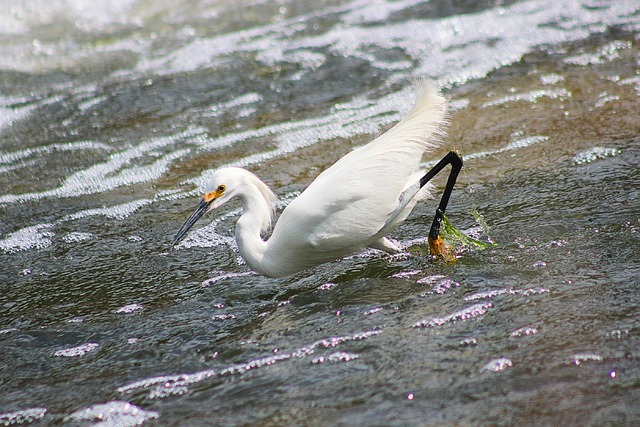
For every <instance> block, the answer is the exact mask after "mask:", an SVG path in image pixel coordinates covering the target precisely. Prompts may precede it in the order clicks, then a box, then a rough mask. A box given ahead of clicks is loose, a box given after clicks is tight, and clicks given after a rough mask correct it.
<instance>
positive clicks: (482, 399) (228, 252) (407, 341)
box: [0, 0, 640, 425]
mask: <svg viewBox="0 0 640 427" xmlns="http://www.w3.org/2000/svg"><path fill="white" fill-rule="evenodd" d="M253 3H255V2H232V3H229V4H227V3H220V2H203V1H179V2H175V1H172V2H165V1H160V2H154V3H153V4H149V3H148V2H138V1H135V0H133V1H129V0H127V1H124V0H123V1H110V2H102V1H98V2H95V1H94V2H85V1H74V2H62V3H56V2H44V1H36V2H28V3H27V2H16V3H12V4H11V5H10V6H8V9H7V11H5V13H3V14H2V16H0V34H2V37H0V52H1V53H2V55H0V188H2V190H0V211H1V212H2V215H0V254H1V255H0V256H1V257H2V260H3V268H2V269H1V270H0V278H1V279H2V280H1V281H0V282H1V285H0V287H1V289H2V291H1V292H0V346H1V348H2V350H3V351H2V352H0V384H2V390H3V393H2V396H0V424H3V425H10V424H29V423H34V424H37V423H38V422H45V423H48V424H65V425H66V424H71V425H87V424H90V423H100V422H104V423H111V424H117V425H139V424H141V423H147V424H153V423H158V424H161V425H183V424H191V425H210V424H221V425H254V424H259V423H262V424H265V425H272V424H278V425H282V424H284V425H289V424H303V425H316V424H318V425H327V424H329V425H333V424H336V425H341V424H347V423H353V424H356V425H457V424H480V423H486V424H500V425H520V424H524V425H527V424H567V423H569V424H581V425H588V424H592V425H607V424H612V425H632V424H633V422H634V420H636V419H638V418H640V412H639V408H638V405H637V404H636V402H637V400H638V398H639V393H640V391H639V388H638V378H640V370H639V369H638V366H640V365H639V364H638V360H637V359H638V354H637V349H638V348H640V342H638V338H637V337H638V333H637V332H638V330H639V328H640V323H639V322H638V320H637V316H636V315H635V313H636V311H637V310H636V307H637V306H638V305H639V304H640V296H639V295H640V294H639V293H638V291H637V289H636V288H637V286H636V283H637V277H638V275H639V273H640V271H639V268H638V262H637V260H638V259H640V242H639V240H638V229H639V228H640V217H639V216H638V212H640V203H639V201H638V200H639V197H640V193H639V191H638V189H639V188H640V185H639V184H640V173H639V170H640V168H638V164H639V163H640V144H639V140H638V131H639V130H640V121H639V119H638V116H637V105H638V97H639V95H640V77H639V76H638V66H637V64H638V57H639V55H640V53H639V50H638V42H639V39H638V36H637V34H638V32H639V31H638V30H639V29H640V8H639V6H638V5H636V4H634V3H633V2H620V1H610V2H609V1H603V2H592V1H587V0H584V1H574V2H569V3H567V2H557V1H555V2H554V1H546V0H529V1H526V0H522V1H505V2H499V1H491V2H488V1H487V2H472V1H462V2H454V1H448V0H439V1H429V2H422V1H415V0H408V1H393V2H392V1H375V2H371V1H357V0H354V1H347V2H337V1H336V2H334V1H320V2H258V4H253ZM423 75H426V76H428V77H430V78H431V79H433V80H434V81H435V82H436V84H439V85H440V87H441V88H442V90H443V92H444V93H445V95H447V97H449V98H450V100H451V102H450V126H449V129H448V132H449V136H448V139H447V140H446V141H445V147H443V149H442V152H439V153H436V155H435V156H434V158H425V159H424V162H425V163H424V166H425V168H427V167H429V165H432V164H433V162H434V161H437V160H438V158H439V157H440V156H441V155H443V154H444V153H445V152H446V150H447V149H450V148H456V149H457V150H459V151H460V152H461V153H462V155H463V157H464V159H465V169H464V171H463V173H462V175H461V178H460V183H459V185H458V187H457V190H456V192H455V193H454V198H453V200H452V205H451V207H450V208H449V216H450V219H451V221H452V222H453V223H454V224H455V225H456V226H457V227H458V228H460V229H461V230H467V231H468V232H470V233H474V232H475V230H477V224H476V220H475V219H474V217H473V215H471V213H472V212H474V213H478V214H480V215H481V217H482V218H483V219H484V221H486V223H487V224H488V226H489V227H490V231H491V236H492V238H493V239H494V240H495V241H496V242H498V245H497V246H495V247H491V248H488V249H485V250H470V251H467V252H465V253H464V254H463V256H462V257H461V258H460V259H459V260H458V262H457V263H456V264H453V265H450V264H446V263H442V262H439V261H434V260H432V259H429V258H427V257H423V256H421V255H420V253H421V249H420V248H424V246H425V241H424V236H425V234H426V233H427V230H428V226H429V225H430V221H431V219H432V215H433V209H434V206H432V205H431V204H425V205H421V206H418V207H417V208H416V210H415V212H414V213H413V214H412V215H411V217H410V218H409V219H408V221H407V223H406V224H405V225H404V226H403V227H401V228H400V229H399V230H398V231H397V232H396V233H395V234H394V235H393V236H392V237H393V238H394V239H395V240H396V241H398V242H399V243H400V244H401V245H404V246H405V247H407V248H408V249H409V251H410V253H407V254H402V255H400V256H385V255H382V254H380V253H379V252H376V251H373V250H372V251H367V252H364V253H363V254H357V255H354V256H351V257H348V258H346V259H344V260H341V261H338V262H334V263H330V264H327V265H325V266H321V267H319V268H316V269H314V270H311V271H307V272H303V273H300V274H297V275H294V276H292V277H289V278H285V279H279V280H273V279H265V278H264V277H261V276H258V275H256V274H253V273H252V272H250V271H249V270H248V268H247V267H246V265H245V264H244V262H243V261H242V259H241V258H240V257H239V254H238V252H237V248H236V246H235V243H234V223H235V221H236V219H237V218H238V216H239V214H240V210H239V208H238V206H230V207H229V208H228V209H225V210H223V211H221V212H219V213H218V215H217V216H216V217H215V218H213V217H211V219H212V221H211V223H210V224H203V226H202V227H200V228H198V229H196V230H194V231H193V232H192V233H191V234H190V235H189V236H188V237H187V239H185V240H184V241H183V243H182V244H181V245H180V246H179V247H177V248H175V249H173V250H170V248H169V243H170V241H171V237H172V236H173V235H174V234H175V232H176V230H177V228H178V227H179V226H180V224H181V222H182V220H183V219H184V217H185V215H186V214H187V213H188V212H189V211H190V210H191V207H192V205H193V203H194V201H195V200H197V197H198V195H199V193H200V189H199V187H200V186H201V185H202V184H203V182H204V181H206V179H207V178H208V177H209V176H210V174H211V172H212V170H214V169H216V168H217V167H220V166H223V165H237V166H244V167H248V168H250V169H251V170H253V171H254V172H256V173H257V174H258V175H260V176H261V177H262V178H263V179H264V180H265V182H267V183H268V184H269V185H270V186H272V188H274V190H275V191H276V193H277V194H278V196H279V198H280V204H279V208H280V209H281V208H282V207H284V206H285V205H286V204H287V203H288V202H289V201H290V200H292V199H293V198H294V197H296V196H297V195H298V194H299V193H300V191H301V190H302V189H304V187H305V186H306V185H307V184H308V183H309V182H310V181H311V180H312V179H313V177H315V176H316V175H317V174H318V173H319V172H320V171H321V170H323V169H324V168H326V167H328V166H329V165H330V164H331V163H333V162H334V161H335V160H336V159H338V158H339V157H340V156H342V155H344V154H346V153H347V152H349V151H350V150H352V149H353V148H354V147H357V146H359V145H361V144H364V143H366V142H367V141H369V140H370V139H372V137H373V136H374V135H375V134H377V133H380V132H382V131H384V130H385V129H387V128H389V127H390V126H392V125H393V124H394V123H395V122H397V121H398V120H399V119H400V118H401V117H402V115H403V114H404V113H406V112H407V110H408V109H409V108H410V106H411V103H412V101H413V93H412V89H411V85H410V83H409V81H410V78H411V77H414V76H423ZM442 183H443V182H442V179H441V180H440V181H438V182H437V183H436V184H437V185H442Z"/></svg>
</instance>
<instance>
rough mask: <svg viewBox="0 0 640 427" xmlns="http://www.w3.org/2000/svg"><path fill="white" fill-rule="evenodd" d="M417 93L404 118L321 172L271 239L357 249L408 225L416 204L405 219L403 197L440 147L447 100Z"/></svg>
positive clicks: (429, 91)
mask: <svg viewBox="0 0 640 427" xmlns="http://www.w3.org/2000/svg"><path fill="white" fill-rule="evenodd" d="M417 91H418V96H417V99H416V103H415V105H414V106H413V108H412V110H411V111H410V112H409V114H408V115H407V116H406V117H405V118H404V119H402V120H401V121H400V122H399V123H398V124H396V125H395V126H394V127H393V128H391V129H389V130H388V131H387V132H385V133H384V134H383V135H381V136H379V137H378V138H376V139H375V140H373V141H372V142H370V143H369V144H367V145H365V146H363V147H361V148H358V149H356V150H354V151H352V152H351V153H349V154H347V155H346V156H344V157H343V158H341V159H340V160H338V161H337V162H336V163H335V164H334V165H333V166H331V167H330V168H328V169H327V170H325V171H324V172H322V173H321V174H320V175H319V176H318V177H317V178H316V179H315V180H314V181H313V182H312V183H311V184H310V185H309V187H307V189H306V190H305V191H304V192H303V193H302V194H301V195H300V196H299V197H298V198H297V199H295V200H294V201H293V202H292V203H291V204H290V205H289V206H288V207H287V208H286V209H285V210H284V212H283V213H282V215H281V217H280V219H279V220H278V222H277V224H276V226H275V228H274V231H273V235H272V239H273V238H278V237H280V238H286V239H288V240H287V241H288V244H289V245H290V246H289V247H296V246H297V247H304V246H309V245H311V247H314V248H316V249H317V250H318V251H320V252H325V251H326V252H335V251H340V250H349V249H356V248H359V247H364V246H367V245H368V243H369V242H371V241H372V240H375V239H377V238H379V237H380V236H377V237H376V234H378V233H379V232H381V231H382V230H383V228H384V229H385V231H386V230H388V229H392V228H395V226H397V225H398V224H399V222H398V221H396V220H395V217H397V216H400V217H402V218H401V220H404V218H405V217H406V215H408V213H409V212H410V209H411V208H413V205H414V204H415V202H413V203H411V204H410V206H409V210H408V211H407V212H404V215H403V212H402V211H403V210H404V209H405V207H406V206H407V200H406V198H405V200H404V205H405V206H400V204H401V203H402V200H401V199H402V198H401V197H400V196H401V194H402V193H403V191H405V190H407V189H408V188H409V187H411V186H412V184H414V183H415V182H416V181H417V179H418V177H416V172H417V170H418V165H419V164H420V162H421V159H422V155H423V154H424V153H425V152H427V151H429V150H431V149H433V148H435V147H437V146H438V144H439V143H440V137H441V133H442V130H441V126H442V124H443V123H444V121H445V110H446V101H445V99H444V98H442V97H441V96H439V95H438V94H437V92H436V91H435V89H434V88H433V87H432V86H430V85H429V84H427V83H426V82H422V83H421V84H420V85H419V86H418V87H417ZM414 194H415V193H414ZM412 197H413V195H412ZM401 220H400V222H401ZM390 225H392V226H394V227H389V226H390ZM296 231H299V233H296ZM273 243H275V242H273Z"/></svg>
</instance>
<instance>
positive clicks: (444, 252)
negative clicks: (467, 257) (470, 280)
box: [429, 236, 456, 262]
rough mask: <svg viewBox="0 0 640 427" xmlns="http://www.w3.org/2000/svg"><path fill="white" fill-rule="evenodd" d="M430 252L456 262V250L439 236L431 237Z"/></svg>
mask: <svg viewBox="0 0 640 427" xmlns="http://www.w3.org/2000/svg"><path fill="white" fill-rule="evenodd" d="M429 253H430V254H431V255H433V256H436V257H438V256H441V257H442V259H444V260H445V261H446V262H456V253H455V251H454V250H453V249H452V248H451V247H450V246H449V245H447V244H446V243H445V241H444V240H443V239H442V238H441V237H440V236H438V238H437V239H432V238H431V237H429Z"/></svg>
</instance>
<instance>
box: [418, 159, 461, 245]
mask: <svg viewBox="0 0 640 427" xmlns="http://www.w3.org/2000/svg"><path fill="white" fill-rule="evenodd" d="M447 165H451V172H450V173H449V179H448V180H447V186H446V187H445V188H444V193H442V199H440V204H439V205H438V209H437V210H436V216H435V217H434V218H433V223H432V224H431V229H430V230H429V244H430V245H431V242H435V241H437V240H438V235H439V234H440V223H441V222H442V217H443V215H444V212H445V210H446V209H447V204H448V203H449V198H450V197H451V193H452V192H453V186H454V185H455V184H456V180H457V179H458V174H459V173H460V170H461V169H462V157H460V156H459V155H458V153H456V152H455V151H451V152H449V154H447V155H446V156H445V157H444V158H443V159H442V160H440V161H439V162H438V164H437V165H435V166H434V167H433V168H432V169H431V170H430V171H429V172H427V174H426V175H425V176H423V177H422V178H420V188H422V187H423V186H424V185H425V184H426V183H427V182H429V181H430V180H431V179H432V178H433V177H434V176H436V175H437V174H438V173H439V172H440V171H441V170H442V169H444V168H445V167H446V166H447Z"/></svg>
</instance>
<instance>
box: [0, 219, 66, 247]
mask: <svg viewBox="0 0 640 427" xmlns="http://www.w3.org/2000/svg"><path fill="white" fill-rule="evenodd" d="M51 228H53V224H36V225H31V226H29V227H24V228H21V229H20V230H18V231H14V232H13V233H10V234H9V235H8V236H7V237H5V238H4V239H2V240H0V249H2V250H3V251H4V252H9V253H11V252H19V251H25V250H28V249H45V248H48V247H49V246H51V244H52V243H53V242H52V241H51V237H53V236H54V233H53V232H51V231H50V230H51Z"/></svg>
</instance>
